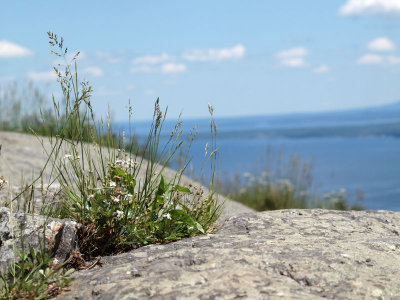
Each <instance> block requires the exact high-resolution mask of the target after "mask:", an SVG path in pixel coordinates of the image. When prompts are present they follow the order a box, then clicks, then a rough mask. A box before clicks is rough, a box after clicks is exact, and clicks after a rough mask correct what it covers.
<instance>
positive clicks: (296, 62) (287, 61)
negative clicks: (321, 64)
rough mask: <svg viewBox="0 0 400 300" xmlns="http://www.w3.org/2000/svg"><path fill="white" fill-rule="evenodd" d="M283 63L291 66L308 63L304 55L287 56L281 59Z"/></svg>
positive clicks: (297, 66) (298, 66)
mask: <svg viewBox="0 0 400 300" xmlns="http://www.w3.org/2000/svg"><path fill="white" fill-rule="evenodd" d="M281 64H282V65H284V66H287V67H290V68H301V67H305V66H306V65H307V64H306V62H305V60H304V58H302V57H294V58H286V59H283V60H282V61H281Z"/></svg>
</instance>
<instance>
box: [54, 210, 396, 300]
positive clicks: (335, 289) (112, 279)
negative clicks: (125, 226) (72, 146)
mask: <svg viewBox="0 0 400 300" xmlns="http://www.w3.org/2000/svg"><path fill="white" fill-rule="evenodd" d="M399 233H400V213H396V212H389V211H363V212H355V211H350V212H340V211H327V210H282V211H272V212H263V213H247V214H242V215H239V216H235V217H231V218H229V219H228V220H227V221H226V222H225V223H224V225H223V226H222V227H221V228H220V230H219V231H218V232H217V233H216V234H212V235H211V234H210V235H206V236H197V237H194V238H190V239H185V240H182V241H179V242H175V243H171V244H167V245H150V246H146V247H143V248H139V249H137V250H134V251H131V252H129V253H125V254H121V255H117V256H113V257H104V258H102V262H103V266H102V267H95V268H94V269H91V270H84V271H79V272H76V273H75V275H74V276H75V279H76V280H75V281H74V282H73V283H72V285H71V287H70V288H71V291H70V292H66V293H63V294H61V295H59V296H58V299H74V300H77V299H119V300H122V299H146V298H151V299H236V298H243V299H400V280H399V278H400V237H399Z"/></svg>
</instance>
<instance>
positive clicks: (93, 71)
mask: <svg viewBox="0 0 400 300" xmlns="http://www.w3.org/2000/svg"><path fill="white" fill-rule="evenodd" d="M82 73H84V74H88V75H92V76H94V77H101V76H103V75H104V72H103V70H102V69H100V68H99V67H88V68H85V69H83V70H82Z"/></svg>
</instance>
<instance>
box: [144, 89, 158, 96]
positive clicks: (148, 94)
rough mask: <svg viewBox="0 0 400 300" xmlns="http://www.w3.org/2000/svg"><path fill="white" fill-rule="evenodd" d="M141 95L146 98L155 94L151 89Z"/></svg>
mask: <svg viewBox="0 0 400 300" xmlns="http://www.w3.org/2000/svg"><path fill="white" fill-rule="evenodd" d="M143 93H144V94H145V95H147V96H153V95H154V94H155V93H156V92H155V91H154V90H152V89H147V90H144V91H143Z"/></svg>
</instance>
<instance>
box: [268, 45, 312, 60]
mask: <svg viewBox="0 0 400 300" xmlns="http://www.w3.org/2000/svg"><path fill="white" fill-rule="evenodd" d="M307 55H308V50H307V49H306V48H304V47H296V48H292V49H289V50H283V51H280V52H278V54H277V55H276V56H277V57H278V58H281V59H286V58H293V57H305V56H307Z"/></svg>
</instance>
